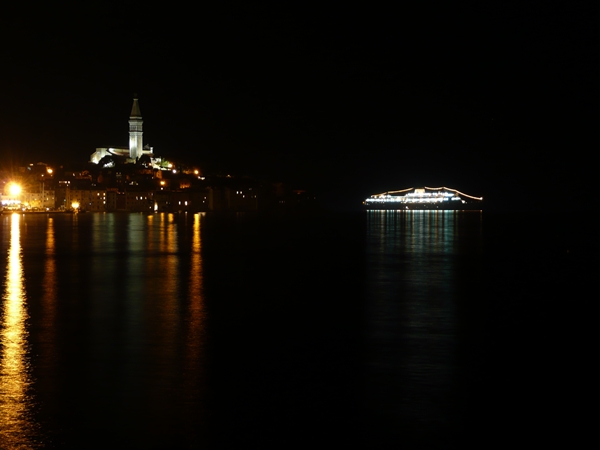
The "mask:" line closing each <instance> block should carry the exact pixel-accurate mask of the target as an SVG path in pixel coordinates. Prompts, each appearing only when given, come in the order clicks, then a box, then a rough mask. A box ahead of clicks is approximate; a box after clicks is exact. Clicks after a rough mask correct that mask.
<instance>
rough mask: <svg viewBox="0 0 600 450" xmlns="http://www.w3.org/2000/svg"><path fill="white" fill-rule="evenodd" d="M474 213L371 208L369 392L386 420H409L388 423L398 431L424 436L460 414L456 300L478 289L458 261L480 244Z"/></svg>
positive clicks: (477, 218)
mask: <svg viewBox="0 0 600 450" xmlns="http://www.w3.org/2000/svg"><path fill="white" fill-rule="evenodd" d="M475 214H478V212H459V211H369V212H368V216H367V220H368V228H367V229H368V236H367V238H368V239H367V258H368V263H367V267H368V270H367V273H368V276H367V292H369V298H368V305H369V306H368V308H369V309H368V315H367V321H368V342H369V344H368V348H369V378H370V379H371V380H372V382H371V383H370V396H371V400H372V401H373V405H376V408H377V412H376V413H374V414H375V415H379V416H380V418H381V419H382V421H384V422H385V423H389V421H397V423H401V424H403V427H404V428H402V429H400V428H397V429H396V431H393V432H391V431H389V430H386V432H387V433H391V434H393V435H395V436H394V438H397V439H400V440H401V439H405V438H406V436H412V437H413V438H414V439H415V440H417V441H419V440H420V439H425V437H427V436H429V435H431V434H432V432H433V431H434V430H437V431H438V432H439V431H440V430H442V429H447V430H453V429H454V425H453V424H456V423H458V422H459V420H460V418H459V416H460V410H461V405H460V404H461V400H460V399H459V398H457V397H458V390H459V387H458V384H457V379H458V370H459V367H458V357H457V352H458V348H457V347H458V332H459V330H458V327H459V323H458V318H457V303H458V302H459V301H460V300H461V298H462V297H463V296H464V295H471V294H470V293H469V291H467V292H465V288H464V282H463V281H462V280H464V278H465V276H466V274H464V273H463V272H462V270H463V269H462V268H461V266H460V264H459V261H460V258H462V257H463V253H464V252H470V251H472V249H473V248H476V247H477V246H479V245H480V242H481V235H480V225H479V224H480V215H475ZM461 283H462V284H461ZM379 431H381V430H379ZM386 438H390V436H386Z"/></svg>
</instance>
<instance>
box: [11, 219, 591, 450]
mask: <svg viewBox="0 0 600 450" xmlns="http://www.w3.org/2000/svg"><path fill="white" fill-rule="evenodd" d="M585 223H586V222H585V221H581V220H575V218H573V217H570V216H566V215H560V214H558V213H556V214H553V215H550V214H549V215H539V216H524V215H500V214H497V215H494V214H487V213H481V212H473V211H471V212H454V211H447V212H394V211H381V212H375V211H372V212H361V213H346V214H344V213H337V214H334V213H315V214H303V215H299V214H281V215H267V214H264V215H263V214H258V215H256V214H231V215H218V214H195V215H192V214H154V215H144V214H116V213H113V214H100V213H98V214H89V213H88V214H78V215H69V214H49V215H2V216H0V227H1V228H0V230H1V234H0V237H1V249H2V253H1V255H2V261H3V262H0V276H1V277H2V280H3V284H2V297H1V305H0V306H1V308H0V448H2V449H17V448H114V447H119V448H144V449H152V448H156V449H160V448H226V447H229V448H231V447H236V448H239V447H242V446H249V445H252V446H253V447H263V448H264V447H268V448H288V447H296V446H299V445H302V446H306V445H318V446H323V445H336V446H350V445H352V446H362V447H365V448H411V449H412V448H465V447H470V448H471V447H472V448H482V447H484V448H485V447H488V448H489V447H492V446H495V445H496V444H498V445H503V446H505V445H507V444H510V443H511V442H512V443H514V442H515V439H517V436H518V439H519V442H524V441H527V442H530V443H532V444H536V443H537V444H539V443H541V442H551V441H554V440H556V439H557V438H558V437H561V438H565V437H566V438H567V439H568V440H569V441H572V440H573V439H574V436H575V435H578V434H581V431H582V430H581V429H584V428H585V425H584V422H583V421H581V422H580V421H573V417H574V416H577V415H578V413H579V412H580V411H581V408H580V407H579V406H578V405H579V402H580V401H581V400H582V398H585V396H586V395H589V393H587V391H586V389H585V388H582V386H584V385H585V376H584V375H583V374H584V373H586V371H587V370H588V369H587V361H588V360H590V359H591V358H590V354H589V353H587V352H586V351H583V349H585V348H586V345H585V343H586V342H587V340H588V339H590V338H589V337H588V336H586V335H585V333H581V330H585V329H586V327H587V325H586V323H585V320H584V319H583V318H584V317H585V316H586V314H585V311H586V310H587V309H588V308H589V307H590V305H591V304H593V302H595V301H596V298H597V290H596V292H593V291H590V290H589V288H590V286H592V283H590V280H597V279H598V276H599V275H600V270H599V265H598V262H597V258H596V257H597V255H598V253H597V252H598V238H597V237H596V236H595V234H594V233H593V231H594V226H593V225H587V226H585V225H582V224H585ZM577 374H582V375H581V376H578V375H577ZM574 422H576V423H574ZM577 427H579V429H578V428H577Z"/></svg>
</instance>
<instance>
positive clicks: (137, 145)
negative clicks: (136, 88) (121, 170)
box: [129, 95, 144, 161]
mask: <svg viewBox="0 0 600 450" xmlns="http://www.w3.org/2000/svg"><path fill="white" fill-rule="evenodd" d="M143 123H144V122H143V120H142V113H141V112H140V105H139V104H138V99H137V95H134V97H133V106H132V107H131V114H130V115H129V157H130V158H131V159H133V160H134V161H135V160H137V159H138V158H139V157H140V156H142V151H143V148H144V144H143V142H142V134H143V133H142V124H143Z"/></svg>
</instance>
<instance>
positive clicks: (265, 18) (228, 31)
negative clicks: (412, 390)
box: [0, 1, 600, 209]
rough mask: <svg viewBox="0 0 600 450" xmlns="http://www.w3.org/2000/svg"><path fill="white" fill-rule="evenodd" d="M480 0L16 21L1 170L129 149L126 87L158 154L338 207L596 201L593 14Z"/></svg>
mask: <svg viewBox="0 0 600 450" xmlns="http://www.w3.org/2000/svg"><path fill="white" fill-rule="evenodd" d="M480 3H484V4H481V5H478V6H476V5H469V6H468V5H466V4H461V3H454V4H452V5H448V6H445V7H440V6H437V5H435V4H433V3H431V4H428V5H425V6H421V7H418V8H417V7H413V8H404V9H401V8H395V9H383V8H380V7H377V6H374V5H373V4H369V6H366V4H365V5H364V6H363V7H350V6H348V5H345V6H342V5H341V4H340V5H337V6H334V5H331V4H328V3H326V2H325V3H321V4H315V5H313V4H311V3H307V2H303V3H300V4H298V5H297V6H293V5H291V4H286V5H285V6H282V5H278V6H276V5H269V6H249V5H243V6H240V5H235V4H227V5H225V4H222V3H220V4H221V5H222V6H219V7H216V6H207V5H205V4H201V3H199V4H197V5H196V7H194V8H191V7H184V6H175V5H173V6H166V4H165V3H161V5H160V7H158V6H156V7H154V6H149V5H148V4H144V5H143V6H142V7H141V9H140V10H137V9H136V8H135V7H133V6H128V4H127V3H122V4H121V5H119V6H118V7H114V8H111V7H109V6H107V5H106V4H105V3H103V2H96V3H86V4H85V8H84V9H81V10H62V11H61V10H57V9H56V8H55V7H48V9H47V10H31V11H22V10H21V11H9V10H7V11H5V13H3V15H2V17H1V18H0V50H1V54H0V56H1V58H2V64H1V66H0V67H1V68H2V70H1V72H0V155H1V156H2V160H3V161H21V160H22V159H25V160H27V162H37V161H44V162H49V163H55V162H64V161H81V162H85V161H87V160H88V159H89V156H90V154H91V153H93V151H94V149H95V148H96V147H103V146H126V145H127V144H128V123H127V120H128V115H129V111H130V108H131V103H132V96H133V93H134V92H135V93H137V94H138V96H139V99H140V107H141V111H142V115H143V119H144V143H145V144H150V145H151V146H153V147H154V152H155V154H156V155H157V156H162V157H166V158H167V159H174V160H181V161H187V162H197V163H200V164H201V165H202V166H203V167H204V168H205V170H206V171H222V172H227V173H229V172H230V173H232V174H237V175H250V176H255V177H262V178H265V179H269V180H274V181H285V182H287V183H290V184H291V185H294V186H296V187H299V188H300V187H304V188H309V189H312V190H314V191H316V192H317V193H318V194H319V195H321V196H322V197H323V198H325V199H327V201H328V202H329V203H332V202H333V201H334V200H335V202H337V201H339V204H340V205H342V206H344V207H345V206H350V205H353V204H356V205H358V204H359V203H360V200H361V199H362V198H364V197H365V196H367V195H369V194H372V193H377V192H381V191H384V190H388V189H400V188H406V187H411V186H416V187H418V186H423V185H427V186H440V185H446V186H449V187H453V188H456V189H459V190H462V191H464V192H466V193H468V194H472V195H483V196H484V198H485V199H486V200H488V201H489V204H490V205H492V206H493V207H496V208H499V209H502V208H513V207H514V204H513V202H512V200H511V199H514V198H515V197H516V196H518V197H519V198H520V199H522V200H525V198H526V197H524V195H526V194H527V193H529V194H539V195H544V198H545V199H546V200H545V201H544V202H542V203H540V204H539V206H544V207H547V206H550V205H552V204H553V202H554V201H555V199H556V201H559V204H560V206H561V207H563V206H565V205H566V204H568V205H570V206H571V205H572V206H576V207H581V206H585V201H584V200H585V199H586V196H588V195H589V196H590V198H591V197H592V195H591V194H589V190H590V189H591V188H592V187H593V184H594V183H593V182H594V180H595V176H596V169H595V163H594V155H595V153H596V152H597V149H598V143H597V138H596V137H595V136H594V131H595V130H596V124H597V122H598V108H597V104H598V99H599V95H598V80H599V79H600V78H599V77H598V75H599V72H600V65H599V62H598V47H597V45H596V40H597V36H596V34H597V32H596V30H595V26H596V23H597V19H598V14H597V12H598V11H597V10H596V9H586V6H585V5H584V6H581V5H579V6H577V5H572V4H571V3H567V2H559V1H554V2H548V1H546V2H536V3H537V5H536V4H533V3H532V2H526V3H527V5H522V4H520V3H521V2H515V4H511V3H510V2H480ZM153 8H154V9H153ZM186 8H187V9H186ZM31 9H32V8H31ZM575 197H577V198H578V201H577V202H575V203H573V202H571V201H570V199H572V198H575ZM538 198H539V196H538ZM549 198H552V199H553V200H552V202H551V201H549V200H548V199H549ZM565 202H566V203H565ZM526 203H527V205H528V206H527V207H529V206H530V205H529V202H528V201H527V202H526Z"/></svg>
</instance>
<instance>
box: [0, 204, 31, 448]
mask: <svg viewBox="0 0 600 450" xmlns="http://www.w3.org/2000/svg"><path fill="white" fill-rule="evenodd" d="M20 218H21V216H20V215H18V214H13V215H12V216H11V217H10V245H9V248H8V267H7V272H6V280H5V283H4V293H3V296H2V331H1V333H0V344H1V345H2V351H1V354H0V445H1V446H2V448H36V447H37V446H38V445H37V444H36V442H35V438H34V436H35V430H36V425H35V422H34V420H33V418H32V411H31V408H32V405H33V399H32V398H31V396H30V394H29V392H28V390H29V386H30V384H31V379H30V374H29V367H28V355H27V350H28V348H27V347H28V345H27V327H26V320H27V311H26V309H25V301H26V295H25V286H24V276H23V262H22V254H21V240H20V238H21V236H20V228H19V227H20ZM3 221H4V223H3V226H6V225H7V222H8V220H5V219H4V218H3ZM3 228H4V227H3ZM4 229H5V228H4Z"/></svg>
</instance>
